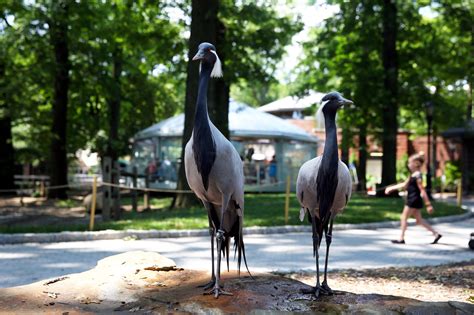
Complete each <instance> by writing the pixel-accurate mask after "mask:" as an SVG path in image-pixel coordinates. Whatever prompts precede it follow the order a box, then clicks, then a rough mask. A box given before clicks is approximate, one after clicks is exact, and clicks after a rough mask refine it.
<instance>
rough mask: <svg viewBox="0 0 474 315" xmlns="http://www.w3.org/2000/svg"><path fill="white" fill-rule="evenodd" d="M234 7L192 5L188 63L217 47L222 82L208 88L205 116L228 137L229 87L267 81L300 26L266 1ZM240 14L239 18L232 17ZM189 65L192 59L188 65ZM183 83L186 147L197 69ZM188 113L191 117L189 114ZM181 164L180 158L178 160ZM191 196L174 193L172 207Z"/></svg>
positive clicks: (182, 181)
mask: <svg viewBox="0 0 474 315" xmlns="http://www.w3.org/2000/svg"><path fill="white" fill-rule="evenodd" d="M264 4H265V5H262V4H256V3H241V4H236V3H234V1H228V0H225V1H220V2H219V1H216V0H215V1H206V2H205V1H192V13H191V37H190V41H189V53H188V58H189V59H188V60H190V59H191V58H192V56H193V54H194V53H195V52H196V48H197V46H198V45H199V43H200V42H202V41H210V42H211V43H215V44H216V45H215V46H216V49H217V51H218V54H219V57H220V59H221V61H222V64H223V70H224V78H223V79H221V80H216V81H214V82H213V83H211V85H210V87H209V97H208V106H209V116H210V118H211V120H212V121H213V122H214V124H215V125H216V127H217V128H218V129H219V130H220V131H221V132H222V133H223V134H224V135H225V136H226V137H228V136H229V131H228V128H229V127H228V112H229V96H230V90H231V87H232V85H233V84H235V83H237V82H239V80H245V81H247V82H249V83H250V82H253V81H254V80H255V81H266V82H269V81H271V79H270V78H271V77H272V74H273V73H274V70H275V67H276V65H277V62H278V61H279V60H280V59H281V57H282V56H283V54H284V52H285V50H284V49H285V47H286V45H287V44H289V42H290V40H291V38H292V37H293V35H294V34H296V32H298V31H299V30H300V29H301V24H300V23H299V22H298V21H297V20H294V19H293V18H292V17H290V16H282V17H280V16H278V14H276V12H275V9H274V7H273V5H272V4H271V2H270V1H268V2H264ZM236 16H239V17H240V18H239V19H236V18H235V17H236ZM189 62H190V61H189ZM187 74H188V79H187V82H186V83H187V84H186V102H185V130H184V133H183V147H182V156H184V146H185V145H186V143H187V142H188V140H189V138H190V136H191V132H192V117H194V104H195V101H196V93H197V80H198V72H197V65H192V64H188V72H187ZM191 115H192V116H191ZM181 160H183V158H182V159H181ZM187 188H188V186H187V182H186V177H185V172H184V163H182V164H181V168H180V171H179V179H178V189H187ZM193 198H194V197H192V196H190V195H186V194H178V196H177V199H176V202H175V203H174V205H175V206H178V207H184V206H187V205H188V204H189V203H191V202H192V200H193Z"/></svg>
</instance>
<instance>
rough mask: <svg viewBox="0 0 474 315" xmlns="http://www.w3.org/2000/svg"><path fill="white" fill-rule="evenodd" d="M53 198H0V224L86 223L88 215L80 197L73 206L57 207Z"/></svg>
mask: <svg viewBox="0 0 474 315" xmlns="http://www.w3.org/2000/svg"><path fill="white" fill-rule="evenodd" d="M55 202H56V201H54V200H47V199H45V198H32V197H23V198H20V197H12V198H0V224H8V225H10V226H12V225H16V226H18V225H23V224H24V225H28V226H42V225H47V224H50V225H53V224H60V223H62V222H64V221H65V220H67V222H68V224H88V220H89V218H88V216H87V215H86V210H85V207H84V206H83V205H82V204H81V200H80V198H78V200H77V206H75V207H58V206H57V205H56V204H55Z"/></svg>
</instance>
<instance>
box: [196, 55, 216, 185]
mask: <svg viewBox="0 0 474 315" xmlns="http://www.w3.org/2000/svg"><path fill="white" fill-rule="evenodd" d="M211 71H212V66H211V65H210V64H208V63H206V62H202V64H201V73H200V75H199V89H198V97H197V103H196V112H195V116H194V129H193V153H194V161H195V162H196V166H197V169H198V171H199V173H200V174H201V177H202V183H203V185H204V188H205V190H207V189H208V188H209V174H210V172H211V169H212V166H213V165H214V161H215V159H216V143H215V141H214V138H213V137H212V132H211V127H210V125H209V115H208V111H207V89H208V85H209V79H210V76H211Z"/></svg>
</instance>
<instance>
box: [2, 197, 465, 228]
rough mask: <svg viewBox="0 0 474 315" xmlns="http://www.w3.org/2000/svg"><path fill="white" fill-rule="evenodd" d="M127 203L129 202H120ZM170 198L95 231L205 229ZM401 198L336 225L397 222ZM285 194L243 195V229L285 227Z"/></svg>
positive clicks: (200, 214) (292, 221) (356, 204)
mask: <svg viewBox="0 0 474 315" xmlns="http://www.w3.org/2000/svg"><path fill="white" fill-rule="evenodd" d="M123 202H124V204H129V203H130V200H129V199H124V200H123ZM170 202H171V198H165V199H152V200H151V205H152V208H153V209H154V210H152V211H147V212H143V213H129V212H126V213H125V214H124V219H123V220H120V221H109V222H105V223H97V224H96V227H95V230H104V229H114V230H124V229H138V230H148V229H157V230H167V229H199V228H206V227H207V225H208V219H207V215H206V212H205V210H204V208H203V207H193V208H189V209H175V210H168V207H169V204H170ZM403 203H404V201H403V199H402V198H375V197H366V196H363V195H360V194H355V195H353V196H352V199H351V201H350V202H349V205H348V207H347V208H346V209H345V211H344V213H343V214H342V215H339V216H338V217H337V218H336V221H335V223H336V224H338V223H369V222H380V221H393V220H398V219H399V217H400V213H401V211H402V208H403ZM284 204H285V196H284V194H247V195H246V196H245V222H244V224H245V226H247V227H249V226H277V225H284V224H285V215H284ZM434 207H435V213H434V214H433V215H432V216H429V215H428V214H427V213H426V211H425V210H422V211H423V216H424V217H425V218H427V217H439V216H446V215H454V214H462V213H464V211H463V210H462V209H461V208H459V207H457V206H455V205H450V204H445V203H441V202H435V203H434ZM288 224H289V225H301V224H308V222H307V220H305V222H303V223H301V222H300V221H299V204H298V201H297V199H296V197H295V195H294V194H292V195H291V197H290V210H289V220H288ZM86 229H87V226H84V225H82V226H80V225H68V224H67V223H64V225H62V226H41V227H36V226H35V227H33V226H18V227H15V226H9V227H5V226H2V227H0V232H2V233H21V232H58V231H84V230H86Z"/></svg>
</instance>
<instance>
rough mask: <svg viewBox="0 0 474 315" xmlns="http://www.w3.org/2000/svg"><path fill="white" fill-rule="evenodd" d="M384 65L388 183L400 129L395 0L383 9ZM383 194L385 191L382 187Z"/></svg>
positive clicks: (384, 172)
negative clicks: (398, 117) (398, 118)
mask: <svg viewBox="0 0 474 315" xmlns="http://www.w3.org/2000/svg"><path fill="white" fill-rule="evenodd" d="M382 12H383V14H382V16H383V20H382V21H383V54H382V59H383V67H384V79H383V80H384V88H385V93H386V99H385V102H384V107H383V111H382V113H383V114H382V119H383V129H384V130H383V136H382V150H383V157H382V183H381V186H382V187H385V186H388V185H390V184H393V183H395V182H396V179H397V163H396V162H397V132H398V121H397V115H398V57H397V29H398V24H397V6H396V3H395V1H394V0H384V4H383V9H382ZM380 194H382V195H384V192H383V191H380Z"/></svg>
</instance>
